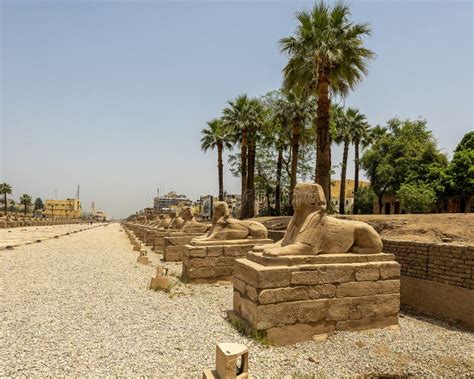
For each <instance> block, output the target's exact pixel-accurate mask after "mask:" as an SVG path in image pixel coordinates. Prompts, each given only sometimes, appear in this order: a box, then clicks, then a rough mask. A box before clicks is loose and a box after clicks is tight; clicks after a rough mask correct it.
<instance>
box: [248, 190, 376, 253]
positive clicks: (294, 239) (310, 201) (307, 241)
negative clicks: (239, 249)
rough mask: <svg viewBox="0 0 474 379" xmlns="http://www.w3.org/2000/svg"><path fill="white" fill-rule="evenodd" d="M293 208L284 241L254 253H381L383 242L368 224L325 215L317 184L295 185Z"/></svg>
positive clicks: (259, 247)
mask: <svg viewBox="0 0 474 379" xmlns="http://www.w3.org/2000/svg"><path fill="white" fill-rule="evenodd" d="M293 208H294V210H295V212H294V215H293V217H292V219H291V221H290V223H289V225H288V229H287V231H286V233H285V236H284V237H283V239H282V240H280V241H278V242H276V243H274V244H271V245H263V246H256V247H255V248H254V251H263V253H264V255H267V256H282V255H283V256H284V255H308V254H313V255H317V254H338V253H357V254H377V253H381V252H382V240H381V238H380V236H379V235H378V233H377V232H376V231H375V230H374V228H372V227H371V226H370V225H369V224H367V223H365V222H360V221H351V220H340V219H337V218H334V217H329V216H327V215H326V214H325V210H326V198H325V196H324V192H323V190H322V188H321V186H320V185H319V184H316V183H314V184H313V183H312V184H298V185H297V186H296V187H295V191H294V196H293Z"/></svg>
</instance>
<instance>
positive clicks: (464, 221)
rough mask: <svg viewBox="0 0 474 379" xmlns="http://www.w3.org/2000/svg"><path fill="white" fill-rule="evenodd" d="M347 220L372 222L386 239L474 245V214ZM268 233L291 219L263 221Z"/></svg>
mask: <svg viewBox="0 0 474 379" xmlns="http://www.w3.org/2000/svg"><path fill="white" fill-rule="evenodd" d="M338 217H340V218H344V219H350V220H360V221H365V222H368V223H369V224H370V225H372V226H373V227H374V228H375V230H377V231H378V232H379V233H380V235H381V236H382V237H384V238H390V239H396V240H405V241H419V242H446V243H456V244H468V245H474V214H472V213H468V214H465V213H442V214H417V215H407V214H405V215H357V216H355V215H345V216H338ZM257 220H258V221H260V222H263V223H264V224H265V225H266V226H267V228H268V229H274V230H284V229H286V226H287V225H288V222H289V221H290V217H286V216H282V217H259V218H257Z"/></svg>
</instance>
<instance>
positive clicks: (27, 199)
mask: <svg viewBox="0 0 474 379" xmlns="http://www.w3.org/2000/svg"><path fill="white" fill-rule="evenodd" d="M20 204H21V205H23V206H24V207H25V216H26V212H27V211H28V207H29V206H30V205H33V203H32V198H31V196H30V195H27V194H26V193H24V194H23V195H21V197H20Z"/></svg>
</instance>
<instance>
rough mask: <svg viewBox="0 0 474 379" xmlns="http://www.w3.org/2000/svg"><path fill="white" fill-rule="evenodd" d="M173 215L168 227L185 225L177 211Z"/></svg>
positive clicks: (178, 227)
mask: <svg viewBox="0 0 474 379" xmlns="http://www.w3.org/2000/svg"><path fill="white" fill-rule="evenodd" d="M171 217H172V220H171V223H170V225H169V226H168V229H178V230H179V229H181V228H182V227H183V225H184V220H183V218H182V217H181V215H178V216H176V213H173V214H172V216H171Z"/></svg>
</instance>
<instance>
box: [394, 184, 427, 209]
mask: <svg viewBox="0 0 474 379" xmlns="http://www.w3.org/2000/svg"><path fill="white" fill-rule="evenodd" d="M397 196H398V198H399V199H400V203H401V204H402V207H403V208H404V209H405V211H407V212H408V213H427V212H429V211H430V210H432V208H433V205H434V204H435V202H436V193H435V191H434V190H433V189H432V188H431V187H430V186H428V185H427V184H402V185H401V187H400V189H399V190H398V192H397Z"/></svg>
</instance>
